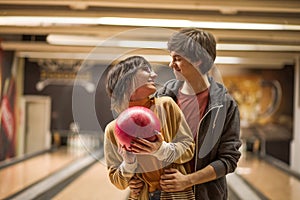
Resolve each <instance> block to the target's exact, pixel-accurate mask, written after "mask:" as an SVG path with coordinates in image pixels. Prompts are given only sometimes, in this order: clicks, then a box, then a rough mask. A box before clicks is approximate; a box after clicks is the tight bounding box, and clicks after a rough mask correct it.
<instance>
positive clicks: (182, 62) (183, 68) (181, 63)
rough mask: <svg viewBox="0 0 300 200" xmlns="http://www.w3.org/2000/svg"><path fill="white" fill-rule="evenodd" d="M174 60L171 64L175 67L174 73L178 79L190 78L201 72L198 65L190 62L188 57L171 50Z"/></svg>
mask: <svg viewBox="0 0 300 200" xmlns="http://www.w3.org/2000/svg"><path fill="white" fill-rule="evenodd" d="M170 56H171V57H172V60H171V62H170V64H169V66H170V67H171V68H172V69H173V72H174V75H175V77H176V79H177V80H182V81H183V80H189V79H190V78H191V77H194V76H199V75H200V72H199V70H198V69H197V66H196V65H195V64H194V65H195V66H194V65H193V64H192V63H190V62H189V61H188V60H187V59H185V58H184V57H182V56H180V55H179V54H177V53H176V52H174V51H171V52H170Z"/></svg>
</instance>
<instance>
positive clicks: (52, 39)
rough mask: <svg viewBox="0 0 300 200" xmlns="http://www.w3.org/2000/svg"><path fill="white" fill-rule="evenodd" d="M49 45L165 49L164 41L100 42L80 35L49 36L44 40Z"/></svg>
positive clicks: (92, 37) (94, 38)
mask: <svg viewBox="0 0 300 200" xmlns="http://www.w3.org/2000/svg"><path fill="white" fill-rule="evenodd" d="M46 40H47V42H48V43H49V44H54V45H70V46H95V47H96V46H115V47H134V48H157V49H166V48H167V42H166V41H139V40H120V39H118V40H117V39H115V40H113V39H109V40H102V39H101V38H98V37H95V36H81V35H55V34H50V35H48V36H47V38H46Z"/></svg>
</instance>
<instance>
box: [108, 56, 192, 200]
mask: <svg viewBox="0 0 300 200" xmlns="http://www.w3.org/2000/svg"><path fill="white" fill-rule="evenodd" d="M156 76H157V74H155V73H154V71H153V70H152V67H151V65H150V64H149V62H147V60H145V59H144V58H143V57H140V56H132V57H129V58H127V59H125V60H123V61H121V62H119V63H118V64H117V65H115V66H114V67H112V69H111V70H110V71H109V73H108V77H107V83H106V87H107V92H108V94H109V96H110V97H111V107H112V110H113V111H114V112H115V113H117V114H120V113H121V112H122V111H124V110H125V109H126V108H128V107H132V106H144V107H146V108H149V109H151V110H152V111H153V112H154V113H155V114H156V116H157V117H158V118H159V120H160V123H161V130H160V132H158V133H156V134H157V140H156V141H154V142H150V141H147V140H145V139H142V138H136V139H134V140H133V141H132V143H131V149H130V150H131V151H130V152H128V151H126V149H125V148H124V147H122V146H121V145H120V144H119V143H118V140H117V138H116V137H115V134H114V130H115V125H116V120H113V121H112V122H110V123H109V124H108V125H107V126H106V129H105V140H104V151H105V159H106V164H107V168H108V172H109V178H110V181H111V182H112V183H113V184H114V185H115V186H116V187H117V188H119V189H126V188H127V187H128V186H129V181H130V180H133V179H138V180H141V181H142V182H143V187H142V189H141V190H140V191H139V193H133V192H131V195H130V197H129V199H141V200H145V199H150V200H156V199H180V200H182V199H194V194H193V191H192V188H191V187H189V188H186V189H185V190H183V191H180V192H164V191H162V189H161V187H160V184H159V181H160V176H161V175H162V173H163V170H164V169H165V168H175V169H177V170H178V171H180V172H181V173H182V174H187V173H189V172H190V165H189V164H186V163H187V162H188V161H189V160H191V159H192V158H193V155H194V141H193V136H192V133H191V131H190V128H189V127H188V125H187V123H186V121H185V119H184V117H183V113H182V112H181V110H180V109H179V107H178V105H177V104H176V103H175V102H174V101H173V100H172V99H171V98H170V97H161V98H154V97H151V96H152V95H153V94H154V93H155V91H156V87H155V83H154V79H155V78H156Z"/></svg>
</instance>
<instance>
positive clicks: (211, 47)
mask: <svg viewBox="0 0 300 200" xmlns="http://www.w3.org/2000/svg"><path fill="white" fill-rule="evenodd" d="M168 50H169V51H174V52H176V53H178V54H179V55H181V56H182V57H184V58H186V59H188V60H189V61H190V62H197V61H200V60H201V61H202V64H201V66H200V71H201V72H202V73H203V74H206V73H207V72H208V71H209V70H210V69H211V67H212V66H213V63H214V61H215V59H216V39H215V37H214V36H213V35H212V34H211V33H209V32H207V31H204V30H201V29H196V28H184V29H181V30H180V31H179V32H176V33H174V34H173V35H172V36H171V37H170V39H169V41H168Z"/></svg>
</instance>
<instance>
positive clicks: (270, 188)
mask: <svg viewBox="0 0 300 200" xmlns="http://www.w3.org/2000/svg"><path fill="white" fill-rule="evenodd" d="M236 173H237V174H239V175H240V176H241V177H242V178H244V179H245V180H246V181H247V182H248V183H250V184H251V185H252V186H253V187H254V188H256V190H258V191H259V192H260V193H262V194H263V195H264V196H266V197H267V198H268V199H272V200H282V199H286V200H299V199H300V180H299V179H297V178H295V177H294V176H292V175H289V174H288V173H286V172H284V171H283V170H280V169H279V168H277V167H276V166H273V165H271V164H270V163H268V162H266V161H264V160H262V159H259V157H257V156H256V155H253V154H251V153H247V154H244V155H243V156H242V157H241V159H240V161H239V163H238V168H237V170H236Z"/></svg>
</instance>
